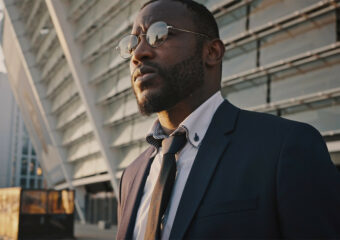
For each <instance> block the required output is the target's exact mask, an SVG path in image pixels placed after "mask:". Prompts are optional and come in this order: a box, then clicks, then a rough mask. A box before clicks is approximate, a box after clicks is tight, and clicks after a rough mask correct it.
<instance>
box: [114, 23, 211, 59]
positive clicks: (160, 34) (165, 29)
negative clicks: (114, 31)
mask: <svg viewBox="0 0 340 240" xmlns="http://www.w3.org/2000/svg"><path fill="white" fill-rule="evenodd" d="M169 29H173V30H177V31H181V32H186V33H192V34H195V35H198V36H201V37H206V38H208V39H210V37H209V36H208V35H206V34H203V33H198V32H193V31H189V30H186V29H181V28H176V27H173V26H169V25H168V24H166V23H165V22H163V21H159V22H155V23H153V24H151V25H150V27H149V28H148V30H147V31H146V33H144V34H140V35H138V36H137V35H134V34H129V35H127V36H125V37H123V38H122V39H121V40H120V41H119V43H118V46H117V47H116V50H117V51H119V54H120V56H121V57H122V58H124V59H129V58H130V57H131V56H132V54H133V51H134V50H135V49H136V48H137V46H138V44H139V43H140V39H141V36H145V39H146V41H147V43H148V44H149V45H150V47H153V48H157V47H159V46H160V45H162V44H163V43H164V42H165V40H166V39H167V38H168V34H169Z"/></svg>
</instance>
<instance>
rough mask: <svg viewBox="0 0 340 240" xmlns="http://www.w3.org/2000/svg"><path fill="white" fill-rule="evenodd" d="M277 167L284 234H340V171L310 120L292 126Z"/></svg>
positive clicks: (323, 236) (292, 235)
mask: <svg viewBox="0 0 340 240" xmlns="http://www.w3.org/2000/svg"><path fill="white" fill-rule="evenodd" d="M277 169H278V172H277V198H278V199H277V202H278V216H279V221H280V226H281V231H282V233H281V234H282V235H283V237H285V238H320V239H321V238H323V239H325V238H330V237H331V238H334V237H340V174H339V172H338V170H337V169H336V167H335V166H334V165H333V163H332V162H331V159H330V156H329V153H328V150H327V146H326V144H325V142H324V141H323V139H322V137H321V135H320V133H319V132H318V131H317V130H315V129H314V128H313V127H311V126H309V125H307V124H302V123H298V124H296V125H294V126H293V127H291V129H290V132H289V133H288V134H287V137H286V139H285V141H284V144H283V146H282V149H281V153H280V158H279V162H278V168H277Z"/></svg>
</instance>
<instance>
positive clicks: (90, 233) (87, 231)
mask: <svg viewBox="0 0 340 240" xmlns="http://www.w3.org/2000/svg"><path fill="white" fill-rule="evenodd" d="M116 231H117V226H115V225H114V226H112V227H111V228H110V229H105V230H102V229H99V228H98V226H97V225H90V224H80V223H76V224H75V225H74V236H75V238H76V239H77V240H112V239H116Z"/></svg>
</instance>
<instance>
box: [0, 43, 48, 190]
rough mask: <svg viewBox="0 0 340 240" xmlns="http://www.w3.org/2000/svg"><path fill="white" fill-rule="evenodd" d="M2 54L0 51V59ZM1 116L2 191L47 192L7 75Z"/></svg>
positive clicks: (2, 80) (0, 88)
mask: <svg viewBox="0 0 340 240" xmlns="http://www.w3.org/2000/svg"><path fill="white" fill-rule="evenodd" d="M1 52H2V51H1V49H0V55H2V53H1ZM2 70H4V69H2ZM0 112H1V113H3V115H2V117H1V122H0V153H1V154H0V187H22V188H29V189H36V188H44V187H45V184H44V179H43V173H42V169H41V167H40V164H39V161H38V159H37V157H36V153H35V150H34V147H33V145H32V142H31V141H30V139H29V134H28V132H27V130H26V128H25V124H24V121H23V120H22V117H21V114H20V110H19V107H18V106H17V104H16V103H15V99H14V97H13V95H12V91H11V88H10V85H9V82H8V78H7V74H6V72H5V71H0Z"/></svg>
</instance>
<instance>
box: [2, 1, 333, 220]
mask: <svg viewBox="0 0 340 240" xmlns="http://www.w3.org/2000/svg"><path fill="white" fill-rule="evenodd" d="M2 1H3V3H4V6H5V10H4V12H5V19H4V25H3V39H2V41H3V42H2V44H3V49H4V55H5V57H6V65H7V68H8V72H9V78H10V81H11V86H12V89H13V90H14V95H15V98H16V100H17V102H18V103H19V105H20V106H21V108H22V109H23V116H24V120H25V123H26V125H27V129H28V132H29V134H30V136H31V138H32V142H33V144H34V147H35V149H36V154H37V157H38V159H40V160H41V166H42V168H43V170H44V173H45V176H46V178H47V180H48V184H49V185H50V186H52V187H54V188H57V189H63V188H70V189H75V190H76V194H77V202H76V207H77V211H78V214H79V217H80V219H82V220H87V221H89V222H96V221H97V220H108V221H113V222H114V221H115V216H114V215H115V214H111V211H114V209H115V204H116V200H115V197H117V196H118V194H119V192H118V182H119V178H120V176H121V173H122V171H123V169H124V168H125V167H126V166H127V165H128V164H130V163H131V162H132V161H133V160H134V158H135V157H136V156H137V155H138V154H139V153H141V151H143V150H144V149H145V148H146V146H147V144H146V143H145V140H144V137H145V133H146V131H147V130H148V129H149V128H150V127H151V125H152V123H153V121H154V119H155V116H149V117H145V116H141V115H140V114H139V113H138V108H137V105H136V103H135V99H134V95H133V93H132V91H131V89H130V77H129V64H128V61H126V60H123V59H121V58H120V57H119V54H118V53H117V52H115V50H114V48H115V46H116V44H117V42H118V40H119V39H120V38H121V37H122V36H123V35H125V34H127V33H129V32H130V30H131V26H132V23H133V19H134V17H135V16H136V13H137V11H138V9H139V8H140V6H141V5H142V4H143V3H144V2H146V1H144V0H143V1H141V0H111V1H104V0H46V1H43V0H35V1H30V0H20V1H18V0H2ZM199 2H201V3H203V4H205V5H206V6H207V7H208V8H209V9H210V10H211V11H212V12H213V14H214V16H215V17H216V20H217V22H218V24H219V27H220V33H221V38H222V40H223V42H224V44H225V47H226V54H225V57H224V62H223V80H222V92H223V95H224V96H225V97H226V98H228V99H229V100H230V101H231V102H232V103H234V104H235V105H237V106H239V107H242V108H246V109H250V110H254V111H261V112H267V113H270V114H275V115H279V116H282V117H285V118H289V119H294V120H298V121H303V122H307V123H309V124H311V125H313V126H314V127H316V128H317V129H318V130H319V131H320V132H321V133H322V135H323V136H324V138H325V140H326V141H327V146H328V148H329V151H330V152H331V155H332V160H333V161H334V163H335V164H340V104H339V103H340V79H339V76H340V68H339V66H340V65H339V64H340V54H339V53H340V43H339V42H338V40H339V37H340V32H339V29H340V28H339V24H340V21H339V17H340V11H339V6H340V3H339V1H338V0H303V1H295V0H200V1H199Z"/></svg>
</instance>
